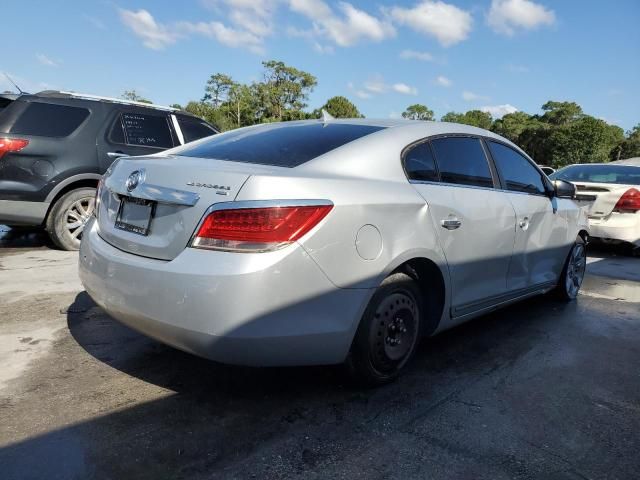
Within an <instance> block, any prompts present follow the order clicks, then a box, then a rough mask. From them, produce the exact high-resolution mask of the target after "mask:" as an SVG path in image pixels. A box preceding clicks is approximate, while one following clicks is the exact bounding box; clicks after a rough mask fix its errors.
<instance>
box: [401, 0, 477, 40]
mask: <svg viewBox="0 0 640 480" xmlns="http://www.w3.org/2000/svg"><path fill="white" fill-rule="evenodd" d="M390 15H391V17H392V18H393V19H394V20H395V21H396V22H398V23H400V24H401V25H407V26H409V27H411V28H412V29H414V30H415V31H417V32H420V33H424V34H426V35H429V36H432V37H435V38H436V40H438V42H440V44H441V45H443V46H445V47H448V46H451V45H454V44H456V43H458V42H461V41H463V40H466V38H467V37H468V36H469V32H470V31H471V26H472V24H473V19H472V17H471V14H470V13H469V12H467V11H466V10H462V9H460V8H458V7H456V6H454V5H451V4H448V3H445V2H442V1H440V0H436V1H433V0H423V1H421V2H420V3H418V4H417V5H416V6H415V7H413V8H402V7H393V8H392V9H391V10H390Z"/></svg>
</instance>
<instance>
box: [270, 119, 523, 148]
mask: <svg viewBox="0 0 640 480" xmlns="http://www.w3.org/2000/svg"><path fill="white" fill-rule="evenodd" d="M317 122H322V123H326V124H346V125H366V126H371V127H383V128H384V129H393V130H394V131H398V130H406V131H414V132H415V133H416V135H417V136H418V137H422V138H426V137H430V136H434V135H480V136H484V137H491V138H495V139H496V140H500V141H502V142H505V143H509V144H510V145H513V146H514V147H516V148H518V150H520V148H519V147H517V145H515V144H513V143H512V142H510V141H509V140H507V139H506V138H504V137H501V136H500V135H497V134H495V133H493V132H491V131H489V130H485V129H483V128H478V127H472V126H470V125H463V124H461V123H449V122H436V121H425V120H408V119H405V118H383V119H379V118H332V119H330V120H326V121H325V120H323V119H317V120H297V121H291V122H279V123H275V124H274V123H271V124H261V125H260V126H262V127H267V128H268V126H269V125H271V126H286V125H304V124H310V123H317ZM380 133H381V132H380ZM377 134H378V132H376V133H373V134H372V135H377Z"/></svg>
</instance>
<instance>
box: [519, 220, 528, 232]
mask: <svg viewBox="0 0 640 480" xmlns="http://www.w3.org/2000/svg"><path fill="white" fill-rule="evenodd" d="M518 225H519V226H520V228H521V229H523V230H526V229H527V228H529V217H524V218H523V219H522V220H520V223H519V224H518Z"/></svg>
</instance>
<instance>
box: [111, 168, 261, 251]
mask: <svg viewBox="0 0 640 480" xmlns="http://www.w3.org/2000/svg"><path fill="white" fill-rule="evenodd" d="M265 170H268V169H266V168H264V167H260V166H255V165H250V164H239V163H234V162H226V161H220V160H211V159H200V158H192V157H177V156H167V155H164V156H155V157H132V158H121V159H120V160H118V161H117V162H116V163H115V164H114V166H112V167H111V169H110V171H108V172H107V173H106V174H105V177H104V186H103V188H102V190H101V193H100V205H99V208H98V209H99V211H98V223H99V226H100V236H101V237H102V238H103V239H104V240H105V241H107V242H109V243H110V244H112V245H113V246H115V247H117V248H119V249H121V250H124V251H126V252H129V253H133V254H137V255H141V256H146V257H151V258H157V259H162V260H171V259H173V258H175V257H176V256H177V255H178V254H179V253H180V252H181V251H182V250H184V248H185V247H187V245H188V244H189V241H190V238H191V236H192V235H193V233H194V231H195V229H196V227H197V226H198V224H199V222H200V220H201V219H202V217H203V216H204V214H205V212H206V211H207V209H208V208H209V207H210V206H211V205H214V204H216V203H220V202H228V201H233V200H234V198H235V197H236V195H237V193H238V191H239V190H240V188H241V187H242V185H243V184H244V182H245V181H246V180H247V179H248V178H249V176H250V175H252V174H253V173H256V171H260V173H265ZM149 215H150V223H148V232H144V228H142V227H144V225H145V222H146V219H147V218H149V217H148V216H149ZM127 226H132V227H131V228H128V227H127ZM138 227H140V228H138Z"/></svg>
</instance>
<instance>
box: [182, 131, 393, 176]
mask: <svg viewBox="0 0 640 480" xmlns="http://www.w3.org/2000/svg"><path fill="white" fill-rule="evenodd" d="M382 128H384V127H373V126H369V125H349V124H335V123H334V124H323V123H320V122H318V123H305V124H286V123H282V124H278V125H270V126H269V127H268V128H254V129H248V130H245V129H241V130H236V131H231V132H228V133H225V134H223V135H215V136H213V137H211V138H210V139H208V140H206V141H203V142H202V143H198V144H197V145H193V146H189V145H187V146H185V147H183V148H181V149H179V150H177V151H176V153H177V154H179V155H185V156H187V157H201V158H215V159H218V160H230V161H233V162H244V163H257V164H260V165H274V166H278V167H297V166H298V165H302V164H303V163H305V162H308V161H309V160H311V159H313V158H316V157H319V156H320V155H323V154H325V153H327V152H329V151H331V150H333V149H335V148H338V147H340V146H342V145H345V144H347V143H349V142H352V141H354V140H357V139H358V138H361V137H364V136H365V135H369V134H370V133H373V132H377V131H378V130H381V129H382Z"/></svg>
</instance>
